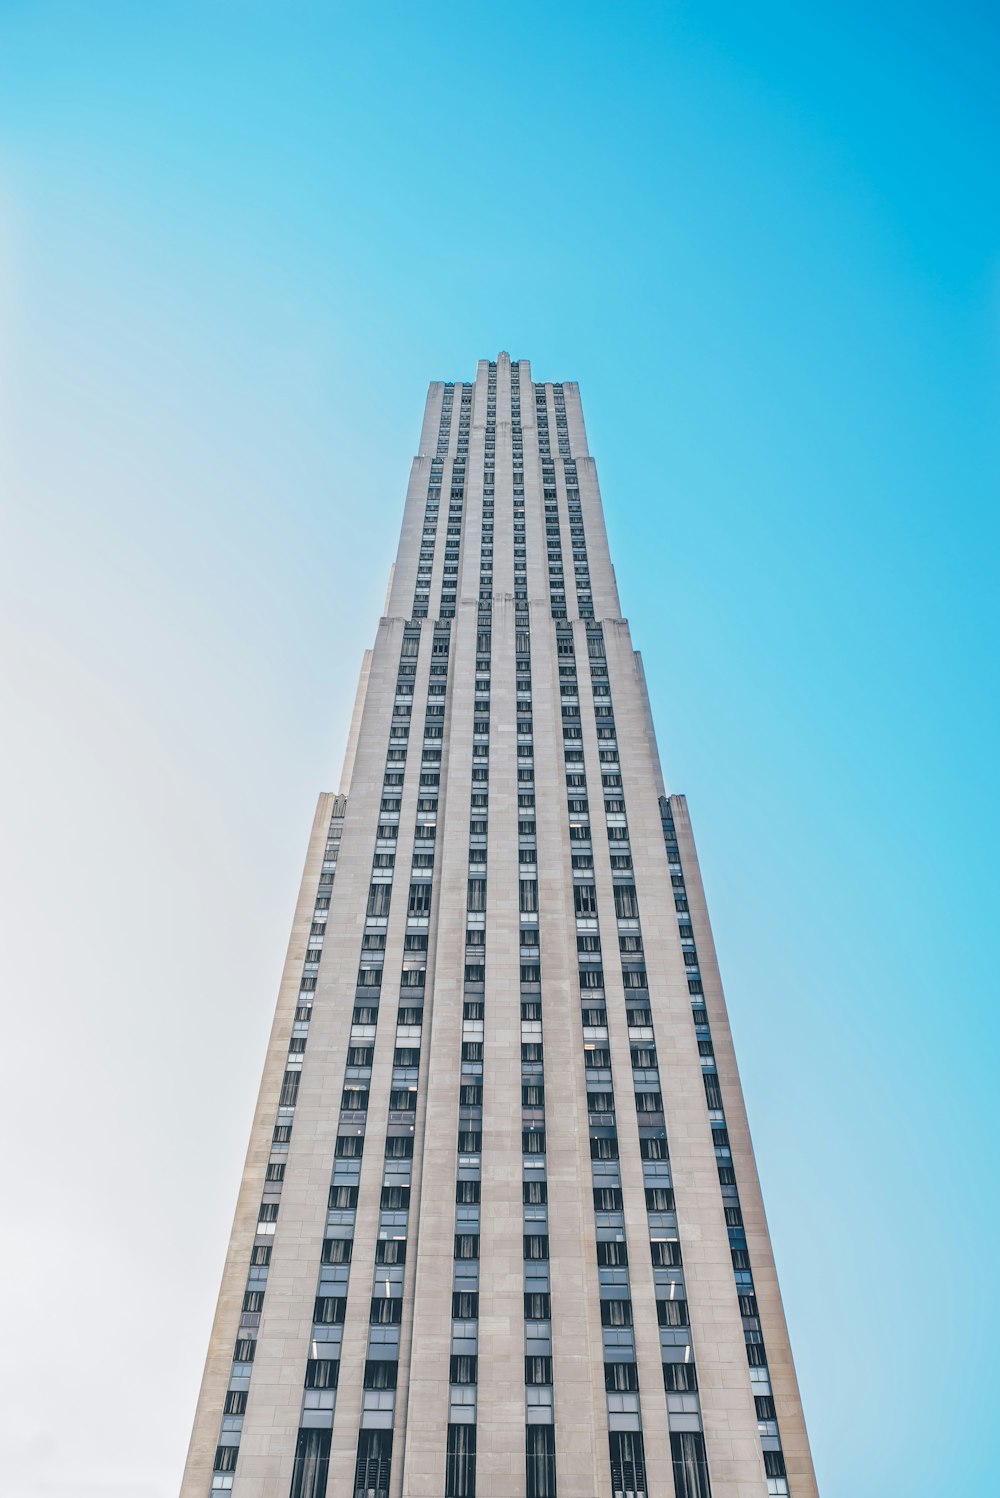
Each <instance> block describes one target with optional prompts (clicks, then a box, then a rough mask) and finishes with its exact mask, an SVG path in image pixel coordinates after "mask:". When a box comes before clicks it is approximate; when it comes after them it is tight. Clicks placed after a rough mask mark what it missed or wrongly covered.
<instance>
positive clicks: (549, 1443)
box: [525, 1425, 556, 1498]
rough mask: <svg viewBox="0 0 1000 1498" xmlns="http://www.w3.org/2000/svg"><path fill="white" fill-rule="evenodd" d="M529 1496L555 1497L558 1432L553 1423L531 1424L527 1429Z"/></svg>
mask: <svg viewBox="0 0 1000 1498" xmlns="http://www.w3.org/2000/svg"><path fill="white" fill-rule="evenodd" d="M525 1466H526V1489H525V1491H526V1494H527V1498H555V1493H556V1433H555V1428H554V1426H552V1425H529V1426H528V1427H527V1428H526V1430H525Z"/></svg>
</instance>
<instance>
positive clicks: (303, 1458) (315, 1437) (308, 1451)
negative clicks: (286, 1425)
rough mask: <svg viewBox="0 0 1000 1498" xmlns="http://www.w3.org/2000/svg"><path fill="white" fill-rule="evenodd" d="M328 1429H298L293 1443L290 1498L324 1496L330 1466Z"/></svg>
mask: <svg viewBox="0 0 1000 1498" xmlns="http://www.w3.org/2000/svg"><path fill="white" fill-rule="evenodd" d="M331 1435H332V1432H330V1431H329V1430H316V1429H308V1430H300V1431H299V1435H298V1440H297V1441H296V1443H295V1463H294V1465H293V1467H292V1488H291V1494H290V1498H324V1495H325V1494H326V1479H327V1472H328V1470H329V1466H330V1440H331Z"/></svg>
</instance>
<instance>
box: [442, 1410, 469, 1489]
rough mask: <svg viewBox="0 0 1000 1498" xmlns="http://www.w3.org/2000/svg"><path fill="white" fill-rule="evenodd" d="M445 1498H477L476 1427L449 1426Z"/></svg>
mask: <svg viewBox="0 0 1000 1498" xmlns="http://www.w3.org/2000/svg"><path fill="white" fill-rule="evenodd" d="M444 1491H445V1498H476V1427H475V1426H474V1425H449V1426H448V1444H447V1452H446V1458H445V1475H444Z"/></svg>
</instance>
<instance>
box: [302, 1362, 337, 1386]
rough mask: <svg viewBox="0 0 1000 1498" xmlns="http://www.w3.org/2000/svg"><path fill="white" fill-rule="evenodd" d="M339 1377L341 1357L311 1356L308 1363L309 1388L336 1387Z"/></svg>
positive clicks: (307, 1380) (307, 1382)
mask: <svg viewBox="0 0 1000 1498" xmlns="http://www.w3.org/2000/svg"><path fill="white" fill-rule="evenodd" d="M339 1378H340V1359H339V1358H310V1359H309V1361H308V1362H307V1363H306V1388H307V1389H335V1388H336V1387H337V1381H338V1379H339Z"/></svg>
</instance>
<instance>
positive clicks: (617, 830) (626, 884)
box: [587, 624, 711, 1498]
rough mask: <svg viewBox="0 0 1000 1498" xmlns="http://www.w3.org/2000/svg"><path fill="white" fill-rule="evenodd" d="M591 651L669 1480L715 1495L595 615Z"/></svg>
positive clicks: (686, 1496) (685, 1494) (682, 1494)
mask: <svg viewBox="0 0 1000 1498" xmlns="http://www.w3.org/2000/svg"><path fill="white" fill-rule="evenodd" d="M587 654H588V658H589V662H590V675H591V684H592V687H593V694H594V713H595V718H596V722H597V732H598V752H599V755H600V766H601V794H602V798H603V802H604V818H605V826H606V829H607V836H608V846H609V849H610V850H611V857H612V880H613V883H614V898H615V921H616V925H617V928H618V930H617V934H618V952H619V960H620V964H621V971H622V983H623V986H624V995H625V1005H626V1013H627V1017H628V1024H629V1045H630V1051H631V1061H632V1086H633V1091H634V1096H635V1107H636V1115H637V1122H638V1126H639V1148H640V1151H641V1154H642V1162H643V1163H642V1173H643V1185H644V1189H645V1196H646V1217H647V1222H648V1225H649V1246H650V1255H651V1258H652V1265H653V1280H654V1284H655V1290H656V1314H657V1321H658V1323H659V1327H660V1353H661V1358H662V1363H663V1383H664V1389H665V1392H666V1401H667V1416H668V1421H669V1426H670V1445H671V1454H672V1457H673V1469H674V1486H675V1489H676V1493H677V1498H711V1487H710V1484H709V1475H708V1463H707V1460H706V1455H705V1438H704V1435H703V1433H702V1424H701V1403H700V1399H699V1395H698V1378H697V1372H696V1369H695V1361H694V1349H693V1346H692V1340H691V1318H690V1315H689V1313H688V1305H687V1287H686V1283H685V1279H684V1266H683V1259H682V1255H681V1245H680V1236H679V1233H678V1229H677V1213H676V1209H675V1202H674V1191H673V1181H672V1178H671V1174H670V1150H669V1144H668V1140H667V1131H666V1122H665V1116H664V1111H663V1095H662V1092H661V1083H660V1072H659V1064H658V1058H657V1053H656V1042H655V1039H654V1033H653V1016H652V1010H651V1009H650V1003H649V980H648V977H647V973H646V959H645V954H644V950H643V943H642V928H641V923H640V919H639V901H638V895H637V892H636V887H635V874H634V870H633V867H632V850H631V844H630V841H629V830H628V821H627V817H626V812H625V800H624V796H623V792H622V779H621V766H620V764H619V761H618V741H617V737H616V727H615V720H614V707H613V703H612V700H611V686H610V682H609V678H608V667H607V660H606V655H605V649H604V635H603V631H602V629H601V626H600V625H599V624H588V625H587Z"/></svg>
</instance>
